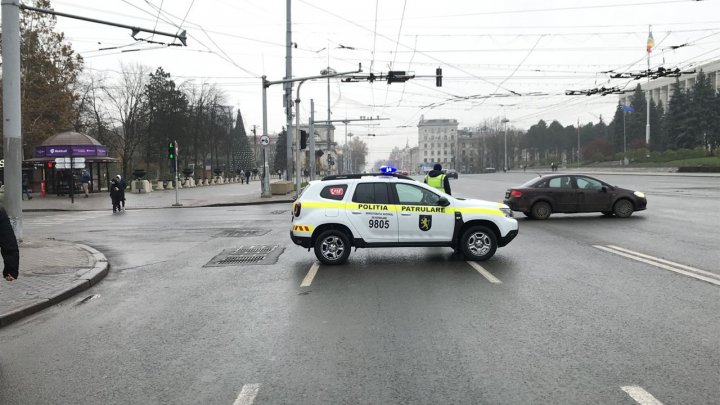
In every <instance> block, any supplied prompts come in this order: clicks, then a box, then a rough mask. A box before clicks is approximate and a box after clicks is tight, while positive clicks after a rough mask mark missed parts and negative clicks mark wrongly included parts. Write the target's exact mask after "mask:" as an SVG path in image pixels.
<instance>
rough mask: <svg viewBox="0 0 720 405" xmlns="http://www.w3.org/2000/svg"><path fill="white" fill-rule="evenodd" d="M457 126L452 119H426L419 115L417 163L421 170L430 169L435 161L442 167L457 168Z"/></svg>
mask: <svg viewBox="0 0 720 405" xmlns="http://www.w3.org/2000/svg"><path fill="white" fill-rule="evenodd" d="M457 128H458V122H457V120H454V119H433V120H426V119H425V117H424V116H420V122H419V123H418V147H419V152H420V156H419V164H420V168H421V170H422V171H428V170H430V169H432V166H433V165H434V164H435V163H440V164H441V165H443V168H447V169H457V166H456V159H455V158H456V156H457Z"/></svg>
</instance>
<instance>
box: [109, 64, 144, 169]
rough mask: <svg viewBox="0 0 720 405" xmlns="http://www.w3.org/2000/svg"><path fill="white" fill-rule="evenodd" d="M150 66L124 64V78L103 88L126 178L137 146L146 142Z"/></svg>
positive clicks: (112, 136)
mask: <svg viewBox="0 0 720 405" xmlns="http://www.w3.org/2000/svg"><path fill="white" fill-rule="evenodd" d="M149 73H150V69H149V68H148V67H146V66H142V65H131V66H127V65H121V74H120V78H119V79H118V80H117V82H116V83H114V84H112V85H111V86H107V87H102V91H103V93H104V96H105V98H106V101H107V103H106V104H107V108H108V110H109V114H110V117H111V119H112V122H113V126H112V127H111V128H110V131H109V135H110V136H109V139H108V140H109V141H110V142H109V143H110V145H109V146H111V147H112V148H113V149H114V150H116V151H118V152H119V154H120V158H121V159H122V174H123V177H125V176H126V174H127V173H128V171H129V170H128V169H129V167H130V166H131V165H132V163H133V157H134V154H135V151H136V149H137V148H138V147H139V146H140V145H141V144H142V141H143V138H144V136H145V132H146V130H147V125H145V115H146V114H145V111H144V97H145V84H146V82H147V79H148V75H149Z"/></svg>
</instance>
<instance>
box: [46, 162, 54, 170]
mask: <svg viewBox="0 0 720 405" xmlns="http://www.w3.org/2000/svg"><path fill="white" fill-rule="evenodd" d="M46 166H47V168H48V169H52V168H53V167H55V162H47V164H46Z"/></svg>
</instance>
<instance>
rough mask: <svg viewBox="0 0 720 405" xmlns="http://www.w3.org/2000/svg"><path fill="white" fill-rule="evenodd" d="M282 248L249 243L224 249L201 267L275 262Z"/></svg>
mask: <svg viewBox="0 0 720 405" xmlns="http://www.w3.org/2000/svg"><path fill="white" fill-rule="evenodd" d="M284 250H285V248H282V247H279V246H278V245H251V246H240V247H237V248H235V249H225V250H223V251H222V252H221V253H220V254H219V255H217V256H215V257H213V258H212V260H210V261H209V262H208V263H207V264H205V266H203V267H221V266H238V265H242V264H275V263H277V260H278V257H280V254H282V252H283V251H284Z"/></svg>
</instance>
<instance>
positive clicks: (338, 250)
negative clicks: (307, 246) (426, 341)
mask: <svg viewBox="0 0 720 405" xmlns="http://www.w3.org/2000/svg"><path fill="white" fill-rule="evenodd" d="M315 256H316V257H317V258H318V260H320V262H321V263H323V264H342V263H345V261H347V259H348V256H350V240H349V239H348V237H347V235H345V233H344V232H341V231H337V230H335V229H330V230H327V231H325V232H323V233H321V234H320V236H318V237H317V239H315Z"/></svg>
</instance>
